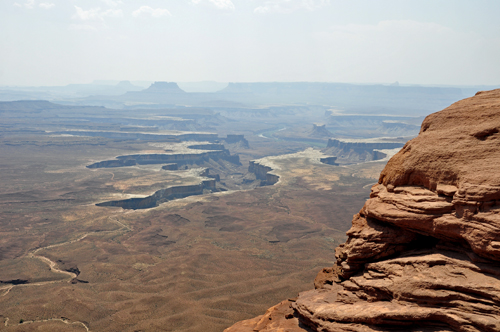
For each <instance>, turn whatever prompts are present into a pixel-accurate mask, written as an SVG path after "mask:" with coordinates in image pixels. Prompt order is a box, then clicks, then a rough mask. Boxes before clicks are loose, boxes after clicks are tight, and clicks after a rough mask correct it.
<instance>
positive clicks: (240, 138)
mask: <svg viewBox="0 0 500 332" xmlns="http://www.w3.org/2000/svg"><path fill="white" fill-rule="evenodd" d="M224 141H225V142H226V143H227V144H238V145H239V146H240V147H242V148H246V149H248V148H249V147H250V145H249V144H248V141H247V140H246V138H245V136H244V135H232V134H228V135H227V137H226V138H225V139H224Z"/></svg>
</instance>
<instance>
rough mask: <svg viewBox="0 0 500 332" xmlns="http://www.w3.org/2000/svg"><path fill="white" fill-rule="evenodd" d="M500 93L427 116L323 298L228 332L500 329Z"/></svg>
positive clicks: (360, 219) (318, 288) (351, 238)
mask: <svg viewBox="0 0 500 332" xmlns="http://www.w3.org/2000/svg"><path fill="white" fill-rule="evenodd" d="M499 170H500V90H493V91H483V92H479V93H477V94H476V96H474V97H471V98H468V99H464V100H462V101H459V102H457V103H455V104H453V105H451V106H450V107H448V108H446V109H445V110H443V111H440V112H437V113H434V114H431V115H429V116H428V117H427V118H426V119H425V120H424V122H423V123H422V127H421V130H420V133H419V135H418V137H416V138H415V139H413V140H411V141H409V142H408V143H407V144H406V145H405V146H404V147H403V148H402V149H401V151H400V152H399V153H398V154H396V155H395V156H394V157H393V158H392V159H391V160H390V161H389V162H388V163H387V165H386V167H385V169H384V170H383V171H382V173H381V174H380V179H379V182H378V184H376V185H374V186H373V187H372V191H371V195H370V199H369V200H367V201H366V203H365V205H364V206H363V208H362V209H361V211H360V212H359V213H358V214H356V215H355V216H354V218H353V221H352V228H351V229H350V230H349V231H348V232H347V235H348V240H347V241H346V243H344V244H342V245H340V246H339V247H337V249H336V260H337V261H336V264H335V265H334V266H333V267H331V268H325V269H323V270H322V271H321V272H320V273H319V274H318V276H317V277H316V280H315V289H314V290H311V291H307V292H303V293H301V294H299V296H298V297H297V298H296V299H288V300H285V301H283V302H282V303H280V304H278V305H276V306H274V307H272V308H270V309H269V310H268V311H267V312H266V313H265V314H264V315H263V316H259V317H256V318H254V319H250V320H247V321H243V322H239V323H237V324H235V325H233V326H232V327H230V328H228V329H226V330H225V331H226V332H243V331H245V332H250V331H261V332H271V331H276V332H278V331H280V332H285V331H288V332H299V331H321V332H330V331H332V332H333V331H335V332H337V331H350V332H354V331H356V332H357V331H359V332H361V331H363V332H365V331H436V332H437V331H463V332H472V331H481V332H487V331H500V171H499Z"/></svg>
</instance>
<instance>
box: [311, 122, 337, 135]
mask: <svg viewBox="0 0 500 332" xmlns="http://www.w3.org/2000/svg"><path fill="white" fill-rule="evenodd" d="M308 136H309V137H332V136H333V134H332V133H331V132H330V131H328V129H326V125H325V124H324V123H322V124H317V123H314V124H313V127H312V129H311V131H310V132H309V134H308Z"/></svg>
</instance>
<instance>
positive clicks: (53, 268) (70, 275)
mask: <svg viewBox="0 0 500 332" xmlns="http://www.w3.org/2000/svg"><path fill="white" fill-rule="evenodd" d="M109 220H110V221H111V222H114V223H116V224H118V225H119V226H121V228H119V229H117V230H113V231H102V232H89V233H86V234H84V235H82V236H80V237H79V238H77V239H74V240H70V241H67V242H63V243H57V244H52V245H50V246H46V247H41V248H38V249H35V250H33V251H32V252H30V253H29V254H28V255H27V256H28V257H29V258H34V259H39V260H41V261H42V262H44V263H46V264H47V265H49V268H50V270H51V271H53V272H55V273H62V274H65V275H67V276H68V278H67V279H65V280H62V281H61V280H53V281H42V282H36V283H28V284H19V285H10V286H7V287H3V288H0V291H2V290H5V292H4V293H3V294H2V295H0V297H2V296H6V295H7V294H8V293H9V292H10V291H11V290H12V289H13V288H14V287H31V286H41V285H47V284H54V283H59V282H63V281H66V282H71V281H72V280H73V279H75V278H76V277H77V275H76V273H73V272H69V271H64V270H61V269H59V268H58V267H57V263H56V262H54V261H52V260H51V259H49V258H47V257H45V256H42V255H37V254H36V253H37V252H39V251H41V250H45V249H50V248H55V247H60V246H64V245H68V244H71V243H75V242H78V241H81V240H83V239H85V238H86V237H87V236H89V235H93V234H105V233H114V232H120V231H123V230H125V231H126V232H130V231H132V228H131V227H130V226H127V225H125V224H124V223H122V222H120V221H118V220H116V219H111V218H109ZM50 321H61V322H63V323H64V324H80V325H82V326H83V327H84V328H85V329H86V330H87V332H89V331H90V329H89V328H88V326H87V325H86V324H85V323H83V322H79V321H73V322H72V321H70V320H69V319H67V318H64V317H62V318H49V319H44V320H33V321H31V320H30V321H23V322H22V323H19V324H15V325H24V324H31V323H38V322H50ZM8 322H9V318H8V317H5V326H8Z"/></svg>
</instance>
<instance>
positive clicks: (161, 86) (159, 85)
mask: <svg viewBox="0 0 500 332" xmlns="http://www.w3.org/2000/svg"><path fill="white" fill-rule="evenodd" d="M141 92H146V93H186V92H185V91H184V90H182V89H181V88H179V86H178V85H177V83H175V82H154V83H153V84H151V86H150V87H149V88H147V89H146V90H143V91H141Z"/></svg>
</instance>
